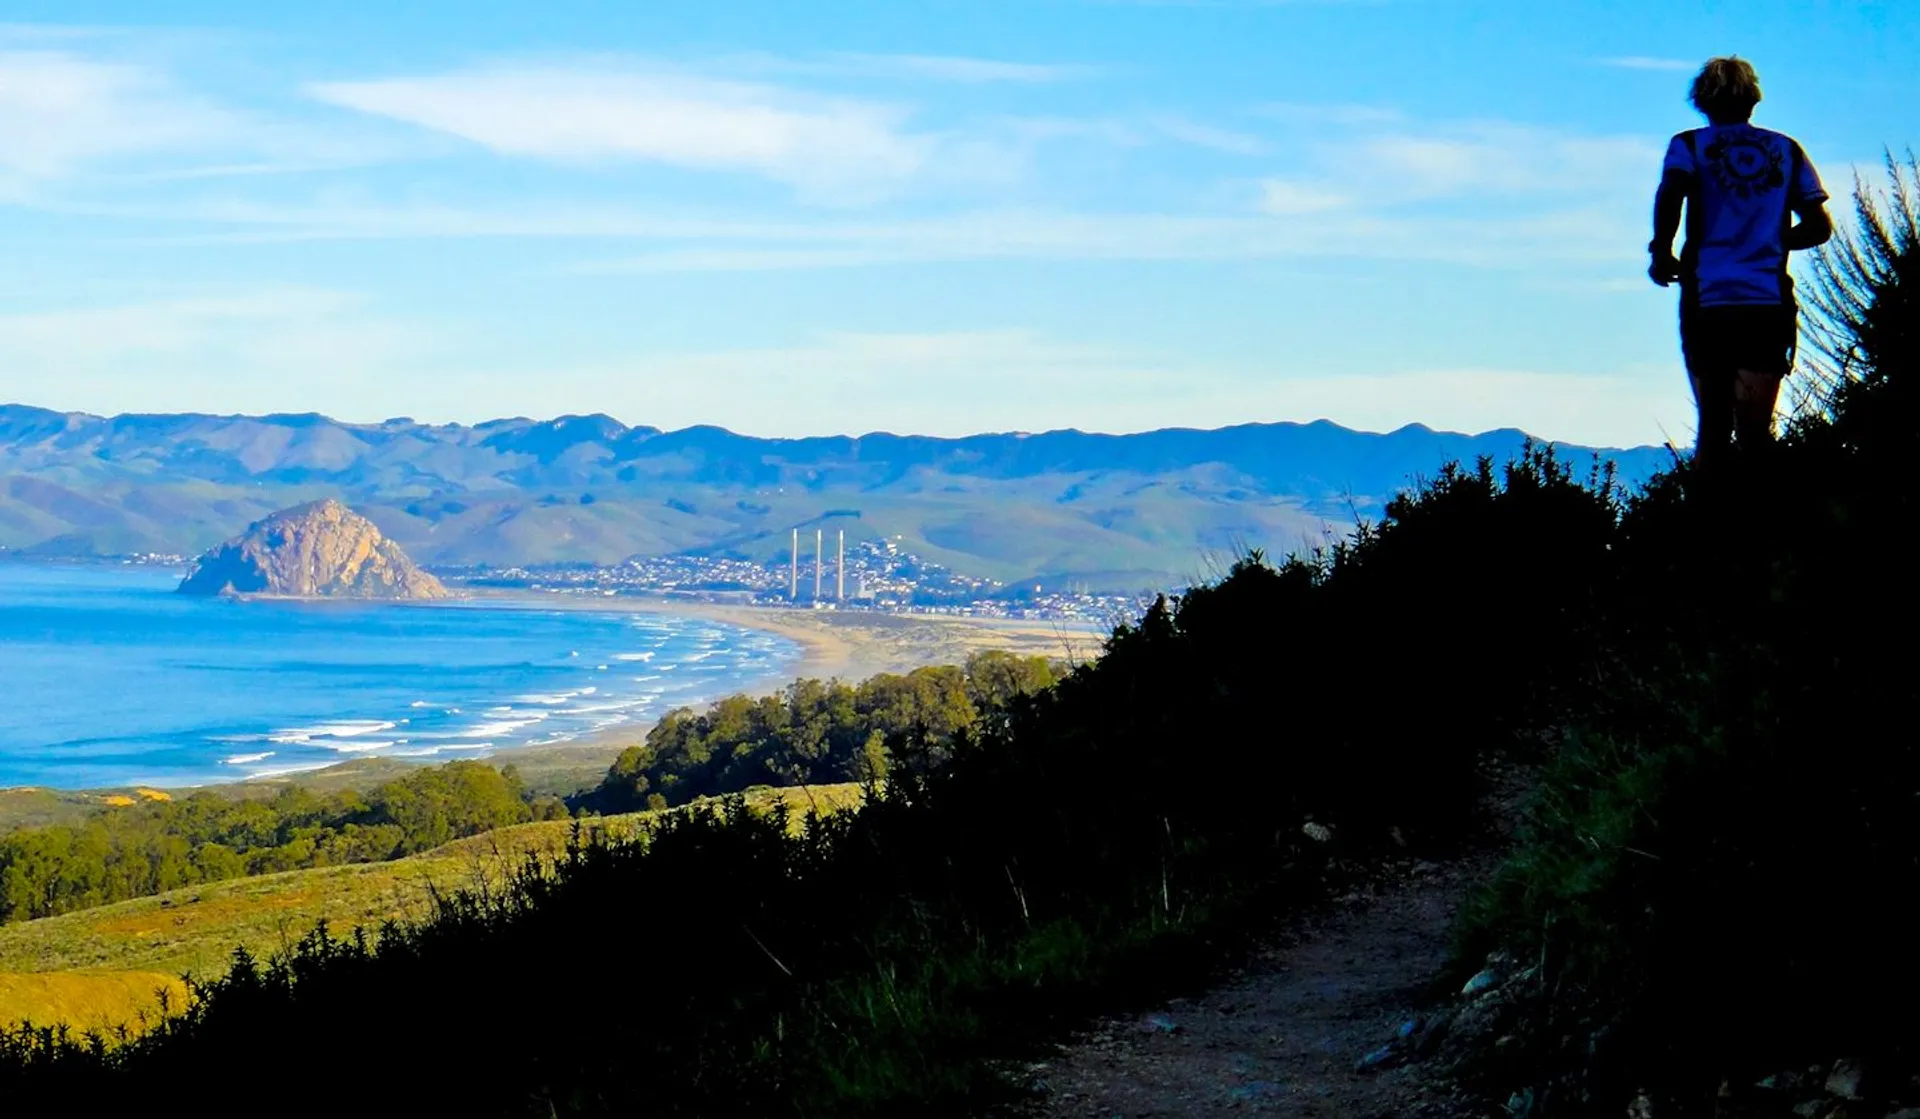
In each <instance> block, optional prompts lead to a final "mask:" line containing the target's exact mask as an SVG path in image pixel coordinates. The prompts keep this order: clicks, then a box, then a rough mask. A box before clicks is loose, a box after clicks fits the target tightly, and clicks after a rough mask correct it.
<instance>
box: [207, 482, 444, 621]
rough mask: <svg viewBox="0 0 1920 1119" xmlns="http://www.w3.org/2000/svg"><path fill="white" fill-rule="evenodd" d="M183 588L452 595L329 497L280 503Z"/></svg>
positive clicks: (304, 594) (313, 594)
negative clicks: (302, 502)
mask: <svg viewBox="0 0 1920 1119" xmlns="http://www.w3.org/2000/svg"><path fill="white" fill-rule="evenodd" d="M180 593H181V594H199V595H217V594H259V595H286V596H290V597H298V598H392V599H402V598H410V599H426V598H446V597H447V588H445V587H443V586H441V585H440V580H438V579H435V578H434V577H433V576H431V575H429V574H427V573H426V572H424V571H422V570H420V568H419V567H418V566H416V565H415V564H414V562H413V561H412V560H410V559H408V558H407V554H406V553H405V552H403V551H401V550H400V546H399V545H398V544H395V543H394V542H393V541H391V540H388V539H387V538H386V537H384V536H382V535H380V530H379V529H378V528H376V527H374V524H373V522H372V521H370V520H368V519H366V518H365V517H363V516H361V515H360V514H358V513H356V512H354V511H353V510H351V509H349V508H347V507H346V506H345V505H342V504H340V503H339V502H338V501H333V500H326V501H315V502H310V503H308V504H306V505H297V506H295V507H293V508H292V509H282V510H281V511H280V512H278V513H274V514H272V515H271V516H269V517H267V518H266V519H264V520H261V521H259V522H257V523H255V524H252V525H249V526H247V531H246V532H244V533H241V534H240V535H239V536H236V537H234V538H233V539H232V540H229V541H227V542H226V543H225V544H222V545H220V546H219V547H217V548H215V549H213V550H212V551H210V552H208V553H207V554H206V555H203V556H201V557H200V559H199V560H198V561H197V562H195V563H194V565H193V570H192V571H191V572H190V573H188V575H187V577H186V578H185V579H183V580H181V582H180Z"/></svg>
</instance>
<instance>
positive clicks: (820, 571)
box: [813, 528, 827, 602]
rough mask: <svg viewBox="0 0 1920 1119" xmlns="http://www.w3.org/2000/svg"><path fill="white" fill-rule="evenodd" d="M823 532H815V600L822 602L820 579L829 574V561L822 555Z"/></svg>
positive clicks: (819, 530) (817, 530)
mask: <svg viewBox="0 0 1920 1119" xmlns="http://www.w3.org/2000/svg"><path fill="white" fill-rule="evenodd" d="M823 534H824V533H823V530H821V529H817V528H816V529H814V530H813V600H814V601H815V602H819V601H820V578H821V576H823V575H825V574H826V573H827V560H826V557H825V556H823V555H822V554H821V544H822V543H823V540H822V536H823Z"/></svg>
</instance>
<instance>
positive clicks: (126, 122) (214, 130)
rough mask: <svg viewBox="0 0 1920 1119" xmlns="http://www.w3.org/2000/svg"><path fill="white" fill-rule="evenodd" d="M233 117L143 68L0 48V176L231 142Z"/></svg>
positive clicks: (34, 174) (36, 175)
mask: <svg viewBox="0 0 1920 1119" xmlns="http://www.w3.org/2000/svg"><path fill="white" fill-rule="evenodd" d="M236 131H237V118H235V117H234V116H233V115H232V114H231V113H228V112H226V111H224V110H222V109H220V108H218V107H216V106H214V105H212V104H210V103H208V102H206V101H204V100H201V99H199V98H196V97H194V96H192V95H190V94H189V93H187V92H185V91H184V90H182V89H180V88H179V87H178V86H177V85H176V84H174V83H173V82H172V81H171V80H170V79H169V78H168V77H167V76H166V75H164V74H162V73H159V72H157V71H154V70H151V69H148V68H146V67H143V66H138V65H132V64H126V63H119V62H109V61H101V60H97V59H92V58H87V57H83V56H79V55H75V54H73V53H70V52H66V51H57V50H0V179H4V178H7V177H13V178H15V179H16V180H18V179H41V178H48V177H52V176H57V175H61V174H65V173H68V172H70V171H73V170H75V169H77V168H80V167H84V166H86V165H88V164H91V163H95V162H99V161H104V160H109V159H115V158H122V157H128V156H138V155H146V154H151V153H154V152H161V151H179V150H182V149H191V148H212V147H215V146H217V145H218V144H220V143H223V142H226V141H229V140H231V138H232V137H233V135H234V134H235V132H236Z"/></svg>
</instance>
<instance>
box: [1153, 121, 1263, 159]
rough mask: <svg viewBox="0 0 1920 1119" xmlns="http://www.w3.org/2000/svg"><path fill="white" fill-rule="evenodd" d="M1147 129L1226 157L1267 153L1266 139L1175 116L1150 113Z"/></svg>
mask: <svg viewBox="0 0 1920 1119" xmlns="http://www.w3.org/2000/svg"><path fill="white" fill-rule="evenodd" d="M1146 123H1147V126H1148V127H1149V128H1152V129H1153V130H1154V131H1156V132H1158V133H1160V134H1161V135H1163V136H1166V137H1167V138H1168V139H1171V140H1177V141H1179V142H1180V143H1183V144H1191V145H1192V146H1194V147H1196V148H1208V149H1210V150H1213V151H1217V152H1226V153H1228V154H1229V155H1260V154H1262V153H1264V152H1266V151H1267V150H1268V145H1267V142H1266V141H1265V140H1262V139H1261V138H1260V137H1258V136H1254V135H1252V134H1250V133H1246V132H1238V131H1235V130H1233V129H1230V128H1221V127H1219V126H1218V125H1212V124H1204V123H1202V122H1200V121H1196V120H1193V119H1191V118H1189V117H1185V116H1181V115H1179V114H1178V113H1153V114H1150V115H1149V116H1148V117H1147V118H1146Z"/></svg>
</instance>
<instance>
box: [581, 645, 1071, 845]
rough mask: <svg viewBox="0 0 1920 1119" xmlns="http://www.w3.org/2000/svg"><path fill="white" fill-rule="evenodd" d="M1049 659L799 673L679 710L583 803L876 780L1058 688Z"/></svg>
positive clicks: (999, 658) (983, 657)
mask: <svg viewBox="0 0 1920 1119" xmlns="http://www.w3.org/2000/svg"><path fill="white" fill-rule="evenodd" d="M1054 678H1055V669H1054V666H1053V665H1052V664H1050V663H1049V662H1048V660H1047V658H1045V657H1019V656H1015V655H1013V654H1010V653H1003V652H996V651H988V652H980V653H975V654H973V655H972V656H971V657H969V658H968V659H967V663H966V664H965V665H964V666H960V667H956V666H952V665H946V666H940V667H929V668H917V669H915V670H913V671H912V672H909V673H907V674H905V675H897V674H893V673H884V674H881V675H878V676H873V677H869V678H868V679H866V680H863V681H861V682H860V683H858V684H847V683H843V682H841V681H839V680H831V681H821V680H797V681H795V682H794V683H792V684H791V685H789V686H788V687H787V688H786V689H785V690H784V691H782V692H781V693H779V694H777V695H768V696H760V697H757V698H756V697H753V696H746V695H736V696H730V697H728V698H726V699H723V700H721V701H720V702H718V703H716V704H714V705H713V706H712V707H710V708H708V709H707V710H705V711H693V710H690V709H685V708H683V709H680V710H677V711H673V712H670V713H668V714H667V715H666V717H664V718H663V719H661V720H660V722H659V723H657V724H655V726H654V727H653V729H652V730H651V731H650V732H649V733H648V735H647V740H646V742H645V743H644V744H643V745H639V746H631V747H628V748H627V749H626V750H625V751H623V752H622V753H621V755H620V757H619V759H618V760H616V761H615V762H614V764H613V767H612V768H611V769H610V770H609V771H608V773H607V777H606V780H605V781H604V782H602V783H601V785H600V787H599V788H598V789H596V790H595V791H594V793H593V794H592V795H591V796H589V797H585V798H582V803H584V804H587V805H590V806H591V807H593V808H595V809H598V810H600V811H603V812H624V811H631V810H634V809H639V808H665V807H667V806H669V805H679V804H685V803H686V802H688V801H689V800H692V799H694V798H696V797H703V796H715V795H719V794H724V793H736V792H740V791H742V790H745V789H748V788H751V787H753V786H755V785H776V786H777V785H824V784H835V783H839V782H848V781H852V782H861V783H864V784H871V783H873V782H876V781H879V780H881V779H882V778H884V777H885V776H886V775H887V770H888V768H889V767H890V766H891V765H893V764H894V763H895V760H896V759H901V760H908V761H911V762H912V763H913V764H916V765H920V766H926V765H933V764H938V763H939V762H940V761H941V760H943V759H944V758H945V757H946V755H947V752H948V751H949V750H950V749H951V747H952V744H953V742H954V741H955V740H956V739H957V738H959V737H960V736H962V735H964V734H966V733H968V732H969V731H972V730H974V729H975V728H977V727H979V726H981V725H982V724H983V722H986V721H991V720H994V719H996V718H999V717H1002V716H1003V715H1004V713H1005V712H1006V711H1007V709H1008V708H1009V706H1010V705H1011V704H1012V703H1013V702H1014V701H1015V700H1017V699H1019V698H1021V697H1023V696H1029V695H1033V694H1035V693H1037V692H1039V691H1041V690H1042V689H1044V688H1047V687H1049V686H1051V685H1052V684H1053V682H1054Z"/></svg>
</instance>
